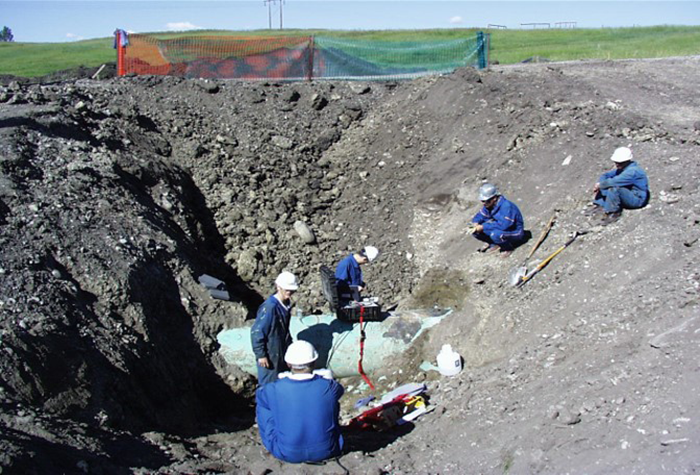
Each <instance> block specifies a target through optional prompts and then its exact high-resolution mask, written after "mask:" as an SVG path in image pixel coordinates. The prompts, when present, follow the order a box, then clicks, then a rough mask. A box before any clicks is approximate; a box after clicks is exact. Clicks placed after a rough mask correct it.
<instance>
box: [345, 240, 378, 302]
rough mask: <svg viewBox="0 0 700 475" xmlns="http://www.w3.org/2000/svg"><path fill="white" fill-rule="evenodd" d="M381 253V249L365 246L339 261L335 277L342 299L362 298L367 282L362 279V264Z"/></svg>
mask: <svg viewBox="0 0 700 475" xmlns="http://www.w3.org/2000/svg"><path fill="white" fill-rule="evenodd" d="M378 255H379V249H377V248H376V247H374V246H365V247H364V248H362V250H361V251H359V252H354V253H352V254H350V255H349V256H347V257H346V258H345V259H343V260H342V261H340V262H339V263H338V266H337V267H336V268H335V279H336V282H337V284H338V296H339V297H340V298H341V299H342V300H360V292H362V291H363V290H364V289H365V287H367V284H365V282H364V280H362V269H361V268H360V266H362V265H365V264H367V263H368V262H372V261H373V260H375V259H376V258H377V256H378Z"/></svg>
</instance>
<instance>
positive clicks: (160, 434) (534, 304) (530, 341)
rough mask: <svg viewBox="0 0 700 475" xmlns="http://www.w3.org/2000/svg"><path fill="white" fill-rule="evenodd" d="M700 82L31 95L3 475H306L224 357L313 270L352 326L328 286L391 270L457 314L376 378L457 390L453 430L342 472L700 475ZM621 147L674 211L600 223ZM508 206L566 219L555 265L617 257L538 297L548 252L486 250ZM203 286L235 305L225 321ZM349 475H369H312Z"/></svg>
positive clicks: (669, 64)
mask: <svg viewBox="0 0 700 475" xmlns="http://www.w3.org/2000/svg"><path fill="white" fill-rule="evenodd" d="M699 61H700V60H698V58H675V59H668V60H663V61H661V60H654V61H629V62H625V61H621V62H603V63H592V62H585V63H567V64H561V63H548V64H528V65H519V66H513V67H499V68H497V69H494V70H491V71H487V72H477V71H475V70H472V69H463V70H459V71H457V72H455V73H454V74H452V75H448V76H444V77H437V78H424V79H419V80H416V81H413V82H406V83H382V84H375V83H371V84H364V83H335V84H331V83H298V84H275V83H242V82H228V81H201V80H182V79H178V78H170V77H135V78H119V79H117V78H113V79H107V80H87V79H79V80H74V81H69V82H61V83H56V84H46V83H44V84H23V83H20V82H18V81H13V82H12V83H7V84H8V85H7V86H4V87H2V88H0V170H1V172H2V173H1V175H0V242H1V243H2V249H3V252H2V254H1V255H0V276H2V279H1V280H0V312H2V317H1V320H0V325H2V340H1V341H2V346H3V350H4V351H3V352H2V355H1V356H0V370H1V371H2V374H3V380H2V385H1V386H0V389H1V392H0V404H2V407H3V415H2V416H1V417H0V424H2V425H3V427H4V431H3V432H4V433H5V434H8V435H6V436H3V438H2V440H0V444H1V446H2V449H3V450H1V451H0V452H2V453H3V454H4V455H3V456H2V458H0V466H2V467H6V468H7V469H9V470H22V471H25V472H27V473H41V472H44V471H46V469H48V467H51V468H54V467H62V470H64V471H66V472H71V471H75V472H77V471H81V472H85V471H88V472H92V471H95V472H98V473H100V472H102V473H113V472H120V471H131V472H135V473H146V472H148V473H153V472H161V473H166V472H171V473H172V472H207V473H225V472H237V471H241V470H250V471H252V472H253V473H258V472H261V473H262V472H264V471H266V470H274V471H279V472H290V473H291V472H293V471H295V470H297V469H298V467H291V466H285V465H282V464H280V463H278V462H276V461H274V459H272V458H271V457H270V456H268V455H266V454H264V453H263V452H262V451H261V446H260V444H259V441H258V439H257V435H256V430H255V428H254V427H253V423H254V421H253V419H252V412H251V409H250V407H251V401H250V395H251V390H252V388H253V385H252V384H251V379H250V378H249V377H248V376H246V375H244V374H241V373H240V372H238V371H236V370H235V369H234V368H231V367H226V365H225V364H224V363H223V362H222V361H221V360H220V358H219V357H218V356H217V345H216V334H217V333H218V331H220V330H221V329H222V328H224V327H227V326H236V325H240V324H241V323H243V322H244V320H245V319H248V318H251V317H252V316H253V313H254V311H255V309H256V307H257V305H258V304H259V303H260V302H261V300H262V299H263V298H265V297H266V296H267V295H268V293H270V292H271V291H272V281H273V279H274V277H275V276H276V274H277V273H278V272H279V271H281V270H283V269H288V270H292V271H294V272H296V273H297V274H299V275H300V276H301V282H302V289H301V291H300V292H299V298H298V305H299V306H300V307H301V308H303V309H304V311H305V312H309V313H311V312H322V311H326V310H327V307H326V305H327V304H326V303H325V302H324V301H323V298H322V295H321V289H320V280H319V275H318V269H319V267H320V266H321V265H324V264H325V265H333V264H334V263H335V262H337V261H338V260H339V259H341V258H342V257H344V256H345V255H346V254H347V253H348V252H351V251H352V250H353V249H357V248H359V247H360V246H362V245H364V244H372V245H375V246H377V247H378V248H380V249H381V251H382V255H381V258H380V259H379V260H378V261H377V262H376V264H373V265H372V266H369V267H368V269H367V270H366V278H367V279H366V280H367V281H368V282H369V283H370V286H371V291H372V293H373V294H375V295H378V296H379V297H381V298H382V300H383V301H384V302H387V303H389V302H391V303H394V302H396V303H398V304H399V305H400V306H415V305H420V306H433V305H436V306H451V307H453V308H455V312H454V313H453V314H452V315H451V316H450V317H449V318H448V319H446V320H445V321H444V322H443V323H442V324H441V325H440V326H439V327H437V328H436V329H434V330H433V331H431V333H430V334H429V335H428V336H427V337H425V338H422V339H421V341H420V344H419V345H417V346H416V347H415V348H413V349H412V350H411V351H410V352H408V353H407V355H406V357H405V358H404V359H402V360H401V361H395V362H388V364H387V367H386V368H385V370H384V371H383V372H382V374H381V375H375V376H376V377H377V379H379V378H380V377H382V380H383V383H382V387H383V388H389V387H391V386H393V385H395V384H399V383H402V382H407V381H413V380H416V379H420V380H423V381H426V382H428V385H429V388H430V392H431V402H432V404H433V405H434V406H435V407H436V408H437V410H436V411H434V412H433V413H431V414H429V415H426V416H424V417H423V418H422V419H420V420H419V421H418V422H417V423H416V425H415V426H411V427H409V428H408V429H407V430H404V431H403V432H401V433H398V432H397V433H389V434H383V435H381V436H379V437H375V438H365V437H361V438H356V437H353V436H352V435H351V436H350V438H349V440H351V442H352V443H351V452H350V453H349V454H348V455H345V456H344V457H342V458H341V460H340V461H339V463H340V464H341V467H346V468H348V469H349V470H351V471H353V472H372V471H375V472H377V473H415V472H419V473H427V472H439V473H446V472H457V473H465V472H478V473H503V472H508V471H512V472H513V473H538V472H543V473H560V472H563V471H570V472H575V473H582V472H586V473H614V472H620V471H626V472H634V473H658V472H659V471H661V470H663V469H668V467H672V469H673V470H675V471H679V472H685V471H690V470H692V469H694V468H697V456H696V454H697V448H696V444H695V442H694V441H695V440H696V439H697V438H698V435H700V426H698V424H697V421H695V419H694V418H693V415H692V414H694V413H696V412H697V411H698V409H699V407H698V406H699V405H700V404H699V403H700V399H698V398H696V397H694V396H692V394H693V392H692V388H693V387H695V386H697V384H698V383H700V381H698V377H697V373H698V372H697V367H696V366H697V364H696V361H695V360H696V358H695V352H696V350H697V338H696V337H695V335H697V332H698V328H700V319H698V317H697V315H696V310H697V305H698V291H699V289H700V275H699V274H698V273H697V268H698V252H697V236H698V224H699V223H700V212H699V211H698V209H699V208H698V205H697V203H698V188H697V182H698V172H699V166H698V164H697V163H696V161H694V160H693V157H695V155H696V154H697V151H698V146H699V145H700V135H699V132H698V130H697V127H696V126H695V123H696V121H697V111H698V110H700V104H699V101H700V100H699V99H698V98H697V95H696V94H695V92H694V90H695V85H694V83H695V78H696V77H697V72H698V66H699ZM90 76H91V75H90ZM86 77H87V76H86ZM45 82H46V81H45ZM620 145H631V146H632V148H633V150H634V152H635V157H636V158H637V159H638V161H639V162H640V164H641V165H642V166H643V167H644V168H645V169H646V170H647V171H648V173H649V176H650V179H651V186H652V193H653V198H652V202H651V204H650V205H649V206H648V207H647V208H645V209H643V210H640V211H633V212H626V213H625V214H624V215H623V219H622V220H621V221H619V222H618V223H615V224H613V225H611V226H608V227H605V228H603V227H600V226H598V225H597V223H596V222H595V221H594V220H592V219H591V218H586V217H584V216H583V215H582V214H581V211H582V209H583V207H584V205H585V203H586V202H587V201H588V200H589V199H590V188H591V186H592V184H593V183H594V182H595V180H596V178H597V176H598V175H599V174H600V173H601V172H602V171H604V170H605V169H606V168H608V165H609V162H608V157H609V155H610V153H611V152H612V150H613V149H614V148H616V147H617V146H620ZM484 180H489V181H493V182H495V183H496V184H498V186H499V187H500V189H501V190H502V191H503V193H504V194H505V195H506V196H507V197H509V198H510V199H512V200H513V201H515V202H516V203H517V204H518V205H519V206H520V208H521V210H522V211H523V214H524V216H525V221H526V229H528V230H529V231H530V232H531V234H532V235H533V236H537V235H538V234H539V231H540V230H541V229H542V227H543V226H544V224H545V223H546V222H547V221H548V220H549V219H550V217H551V216H552V215H553V214H556V224H555V226H554V228H553V229H552V231H551V232H550V234H549V236H548V237H547V239H546V240H545V242H544V243H543V245H542V246H541V247H540V249H539V250H538V251H537V252H536V253H535V255H534V257H533V260H534V259H542V258H544V257H546V256H547V255H548V254H549V253H551V252H553V251H554V250H555V249H557V248H558V247H559V246H561V245H562V244H563V242H565V241H566V239H567V238H568V236H570V235H571V233H572V232H574V231H577V230H586V231H588V233H587V234H586V235H584V236H582V237H581V238H580V239H578V240H577V241H576V242H575V243H574V244H573V245H572V246H570V247H569V248H567V249H566V251H564V252H563V253H562V254H561V255H559V256H558V257H557V258H556V259H555V260H554V261H553V262H552V263H551V264H550V266H548V267H547V268H546V269H545V270H544V271H543V272H542V273H541V274H540V275H538V276H537V277H536V278H535V279H533V281H532V282H530V283H528V284H527V285H526V286H524V287H523V288H522V289H515V288H513V287H511V286H510V285H509V284H508V282H507V275H508V272H509V270H510V269H511V268H513V267H514V266H517V265H521V264H523V263H525V260H526V256H527V253H528V251H529V244H531V242H532V241H531V242H530V243H528V244H526V245H525V246H523V247H521V248H519V249H517V250H516V252H515V253H514V254H513V255H512V256H511V257H510V258H509V259H507V260H504V259H499V258H497V257H493V256H484V255H481V254H477V253H475V252H474V250H475V249H476V247H477V244H476V242H475V241H474V240H473V239H471V238H470V237H469V236H467V235H466V234H465V233H464V229H465V225H466V223H467V222H468V221H469V220H470V219H471V216H472V215H473V214H474V213H475V212H476V211H477V208H478V205H479V204H478V202H477V201H476V196H475V195H476V190H477V189H478V186H479V185H480V184H481V183H482V182H483V181H484ZM302 227H303V228H305V229H306V231H304V232H302V233H300V232H299V229H301V228H302ZM307 231H310V232H311V233H313V237H312V238H311V239H309V236H308V235H307ZM527 264H528V266H530V267H531V266H532V265H533V261H532V260H531V261H530V262H527ZM203 274H208V275H211V276H214V277H216V278H219V279H221V280H222V281H224V282H225V284H226V288H227V290H228V291H229V294H230V295H231V300H230V301H226V300H215V299H212V298H211V296H210V294H209V293H208V292H207V290H206V289H205V288H204V287H203V286H202V285H200V284H199V282H198V279H199V277H200V276H201V275H203ZM370 337H371V336H370ZM443 342H449V343H451V345H452V346H453V348H455V349H457V351H459V352H460V353H461V354H462V355H463V356H464V358H465V368H466V369H465V371H463V372H462V373H461V374H460V375H459V376H457V377H455V378H451V379H440V378H439V377H438V376H437V375H436V374H435V373H434V372H427V373H425V372H421V371H420V370H419V369H418V365H419V364H420V363H421V362H422V361H424V360H431V359H434V355H436V354H437V351H438V350H439V347H440V345H441V344H442V343H443ZM352 397H354V395H353V394H348V396H346V398H352ZM363 452H369V453H371V455H372V457H362V456H361V455H362V453H363ZM329 469H330V470H331V471H333V470H335V471H338V470H342V468H340V467H337V466H335V465H333V466H332V468H331V466H327V467H325V468H324V467H321V468H318V469H316V468H313V467H307V468H305V470H307V471H309V472H311V473H315V472H317V471H320V472H324V473H326V472H327V471H328V470H329Z"/></svg>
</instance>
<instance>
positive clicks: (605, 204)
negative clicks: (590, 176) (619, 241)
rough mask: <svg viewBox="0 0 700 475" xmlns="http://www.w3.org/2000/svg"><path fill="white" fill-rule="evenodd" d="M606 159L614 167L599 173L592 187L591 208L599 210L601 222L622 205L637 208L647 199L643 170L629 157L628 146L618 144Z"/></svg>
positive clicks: (612, 217) (612, 216)
mask: <svg viewBox="0 0 700 475" xmlns="http://www.w3.org/2000/svg"><path fill="white" fill-rule="evenodd" d="M610 159H611V160H612V161H613V162H614V163H615V167H614V168H613V169H612V170H610V171H608V172H606V173H603V174H602V175H601V176H600V179H599V180H598V183H596V184H595V186H594V187H593V192H594V193H595V200H594V201H593V204H594V205H595V207H594V208H593V209H592V212H593V213H595V212H596V211H599V210H602V211H603V212H604V213H605V215H604V216H603V217H602V223H601V224H603V225H604V226H605V225H607V224H610V223H613V222H615V221H617V220H618V219H619V218H620V216H621V214H622V209H623V208H627V209H637V208H642V207H644V206H646V204H647V203H648V201H649V180H648V178H647V174H646V173H644V170H642V168H641V167H640V166H639V165H638V164H637V162H635V161H633V160H632V150H630V149H629V148H627V147H620V148H618V149H616V150H615V152H614V153H613V154H612V157H610Z"/></svg>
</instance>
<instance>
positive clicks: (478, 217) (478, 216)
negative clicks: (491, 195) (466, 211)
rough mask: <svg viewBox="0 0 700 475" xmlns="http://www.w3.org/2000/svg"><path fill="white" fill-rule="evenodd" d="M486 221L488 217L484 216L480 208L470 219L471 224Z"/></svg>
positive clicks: (482, 209)
mask: <svg viewBox="0 0 700 475" xmlns="http://www.w3.org/2000/svg"><path fill="white" fill-rule="evenodd" d="M487 219H488V216H487V215H485V214H484V208H481V209H480V210H479V212H478V213H476V214H475V215H474V217H473V218H472V223H476V224H482V223H484V221H486V220H487Z"/></svg>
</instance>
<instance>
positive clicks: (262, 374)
mask: <svg viewBox="0 0 700 475" xmlns="http://www.w3.org/2000/svg"><path fill="white" fill-rule="evenodd" d="M275 286H276V288H277V291H276V292H275V293H274V294H273V295H271V296H270V297H269V298H268V299H267V300H265V302H263V304H262V305H261V306H260V308H258V313H257V315H256V317H255V323H253V326H252V328H251V330H250V340H251V343H252V345H253V353H254V354H255V358H256V360H257V366H258V384H259V385H260V386H263V385H265V384H267V383H271V382H274V381H276V380H277V376H278V375H279V374H280V373H281V372H283V371H286V370H287V365H286V363H285V361H284V353H285V351H287V348H288V347H289V345H290V344H291V343H292V336H291V334H290V333H289V320H290V317H291V313H290V309H291V297H292V295H293V294H294V292H296V291H297V289H298V288H299V283H298V282H297V278H296V276H295V275H294V274H292V273H291V272H287V271H285V272H282V273H281V274H280V275H278V276H277V279H276V280H275Z"/></svg>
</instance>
